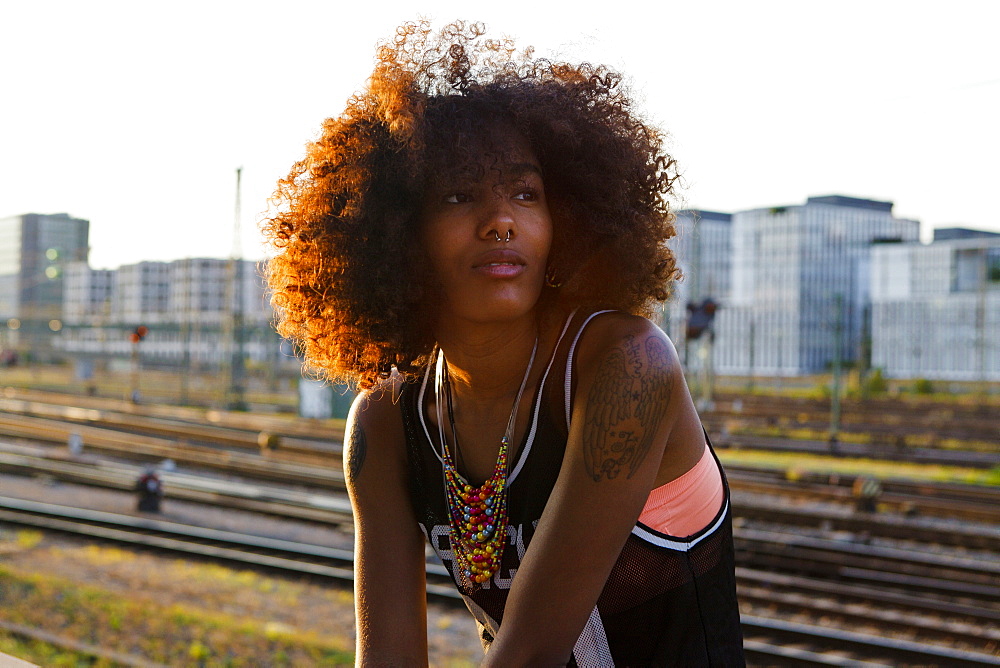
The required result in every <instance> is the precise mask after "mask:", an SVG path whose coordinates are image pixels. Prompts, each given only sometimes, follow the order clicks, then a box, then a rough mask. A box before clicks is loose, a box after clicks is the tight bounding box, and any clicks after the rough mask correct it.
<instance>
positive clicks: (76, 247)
mask: <svg viewBox="0 0 1000 668" xmlns="http://www.w3.org/2000/svg"><path fill="white" fill-rule="evenodd" d="M89 233H90V222H89V221H87V220H83V219H80V218H73V217H71V216H70V215H68V214H65V213H57V214H38V213H28V214H24V215H21V216H13V217H10V218H4V219H0V323H2V324H4V325H5V327H4V329H5V330H6V331H5V332H4V334H5V337H4V338H5V344H6V345H11V346H14V347H18V346H20V345H22V344H24V343H26V342H29V341H30V342H31V343H32V344H33V346H34V347H35V348H36V349H45V348H47V347H48V345H49V344H50V343H51V337H52V335H53V333H54V332H57V331H59V329H61V327H62V320H61V319H62V300H63V285H64V276H63V274H64V271H65V267H66V264H67V263H69V262H74V261H86V260H87V255H88V238H89Z"/></svg>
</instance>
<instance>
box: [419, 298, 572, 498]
mask: <svg viewBox="0 0 1000 668" xmlns="http://www.w3.org/2000/svg"><path fill="white" fill-rule="evenodd" d="M575 315H576V311H573V312H572V313H570V314H569V317H568V318H566V324H564V325H563V328H562V331H561V332H560V333H559V338H558V339H557V340H556V346H555V348H553V349H552V357H550V358H549V363H548V364H547V365H546V367H545V373H544V374H542V379H541V381H539V383H538V398H537V399H536V400H535V407H534V410H533V411H532V416H531V427H530V429H529V431H528V438H527V440H526V441H525V444H524V449H523V450H522V451H521V456H520V457H518V460H517V465H516V466H514V469H513V470H512V471H511V472H510V475H509V476H507V484H508V485H509V484H510V483H512V482H513V481H514V478H515V477H516V476H517V474H518V472H519V471H520V470H521V467H522V466H523V465H524V461H525V459H527V456H528V452H529V451H530V450H531V443H532V442H533V441H534V439H535V430H536V428H537V427H538V407H539V405H540V404H541V403H542V394H543V392H542V390H543V389H544V388H545V379H546V378H548V377H549V370H551V369H552V363H553V362H555V361H556V353H557V352H558V351H559V344H560V343H562V340H563V337H564V336H565V335H566V330H568V329H569V324H570V323H571V322H572V321H573V316H575ZM440 360H441V357H440V356H438V362H439V363H440ZM431 366H432V365H430V364H428V365H427V369H426V370H425V371H424V379H423V381H422V382H421V383H420V392H418V393H417V416H418V417H419V418H420V426H421V427H423V430H424V435H425V436H427V442H428V443H430V445H431V452H433V453H434V456H435V457H437V459H438V461H439V462H441V465H442V466H444V458H443V457H442V456H441V453H439V452H438V450H437V448H435V447H434V439H433V438H431V432H430V429H428V428H427V420H426V419H425V418H424V394H425V393H426V391H427V381H428V380H429V379H430V375H431ZM438 411H439V413H438V420H439V424H440V420H441V419H442V417H441V415H440V407H439V408H438Z"/></svg>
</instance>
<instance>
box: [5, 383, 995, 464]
mask: <svg viewBox="0 0 1000 668" xmlns="http://www.w3.org/2000/svg"><path fill="white" fill-rule="evenodd" d="M0 411H8V412H12V413H20V414H24V415H34V416H37V417H62V418H63V419H69V420H75V421H80V422H83V421H90V422H91V423H94V424H95V426H102V425H103V426H108V427H112V428H115V427H116V425H117V428H123V429H137V430H141V431H142V433H148V434H150V435H154V436H171V435H176V436H177V437H179V438H181V439H185V440H191V439H193V438H200V439H202V440H203V441H205V442H214V443H216V444H224V443H229V444H230V445H231V446H233V447H243V448H253V449H255V448H257V447H261V446H262V445H264V444H266V443H269V442H270V443H273V444H277V443H279V442H280V448H281V450H282V451H283V452H284V453H289V454H291V453H294V452H301V453H302V454H305V455H307V456H308V455H312V454H315V450H316V445H317V444H318V443H324V444H327V446H328V447H329V446H332V447H333V448H334V449H339V446H340V443H341V442H342V441H343V429H344V425H343V421H342V420H309V419H303V418H295V417H292V416H277V415H258V414H247V413H228V412H224V411H214V410H205V409H198V408H188V407H177V406H164V405H146V404H144V405H134V404H130V403H127V402H124V401H112V400H108V399H101V398H97V397H79V396H74V395H65V394H58V393H52V392H39V391H31V390H20V389H15V388H6V389H5V390H4V391H3V398H0ZM93 411H96V413H94V412H93ZM702 418H703V421H704V422H705V424H706V427H707V428H708V430H709V433H710V434H711V435H712V437H713V442H715V443H716V444H717V445H719V446H720V447H737V448H754V449H766V450H777V451H793V452H812V453H819V454H837V455H842V456H853V457H874V458H879V459H887V460H899V461H913V462H921V463H938V464H954V465H963V466H979V467H992V466H995V465H996V462H997V458H998V457H1000V426H998V425H1000V406H994V405H989V404H981V405H975V404H973V405H968V406H966V405H962V404H958V403H956V404H954V405H944V406H942V405H938V404H931V405H924V404H922V403H920V402H902V401H889V400H884V399H882V400H878V399H875V400H868V401H865V402H859V401H846V402H845V403H844V413H843V419H842V423H843V426H842V429H841V433H844V434H853V435H854V436H855V437H861V438H855V439H854V440H855V441H858V440H860V441H862V442H839V443H836V444H835V445H832V444H831V443H830V442H829V440H828V438H827V432H828V429H829V401H828V400H827V401H822V400H813V399H799V398H790V397H780V396H773V397H772V396H760V395H745V396H743V395H721V396H719V397H717V400H716V402H715V408H714V409H713V410H711V411H706V412H705V414H704V415H703V416H702ZM176 425H180V427H179V428H177V427H175V426H176ZM199 428H200V429H199ZM199 431H200V433H199ZM802 433H814V434H818V435H819V436H816V437H814V438H813V440H808V439H803V438H802ZM275 436H277V437H278V438H277V439H274V438H273V437H275ZM796 436H798V437H797V438H796ZM213 439H214V440H213Z"/></svg>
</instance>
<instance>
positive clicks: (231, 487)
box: [0, 444, 1000, 553]
mask: <svg viewBox="0 0 1000 668" xmlns="http://www.w3.org/2000/svg"><path fill="white" fill-rule="evenodd" d="M47 455H51V452H50V450H49V449H47V448H44V447H28V446H13V445H6V446H4V445H2V444H0V471H6V472H9V473H15V474H18V475H25V476H36V475H44V476H47V477H50V478H53V479H58V480H63V481H66V482H72V483H77V484H84V485H91V486H96V487H103V488H107V489H116V490H121V491H131V490H132V489H133V486H134V482H135V480H136V479H137V478H138V476H139V474H140V472H141V467H139V466H137V465H133V464H128V463H123V462H120V461H113V460H104V459H98V458H93V457H83V458H67V457H58V458H53V457H51V456H47ZM266 465H267V463H266V462H261V463H260V466H266ZM216 470H217V469H216ZM230 473H232V471H231V470H230ZM332 473H333V474H336V475H331V477H329V478H324V484H323V485H322V486H320V487H318V488H317V487H315V486H309V485H304V484H301V483H302V482H303V481H301V480H295V479H287V480H281V481H280V482H279V484H269V483H273V482H274V481H273V480H265V481H255V480H253V479H250V480H247V479H242V478H240V479H220V478H219V477H217V476H208V475H204V474H197V473H193V472H190V473H189V472H182V471H163V472H162V473H161V477H162V478H163V480H164V485H165V489H166V491H167V495H168V498H177V499H183V500H187V501H194V502H199V503H211V504H213V505H217V506H221V507H229V508H236V509H241V510H247V511H252V512H262V513H267V514H271V515H279V516H284V517H289V518H295V519H300V520H309V521H316V522H322V523H326V524H334V525H337V524H342V523H345V522H349V521H350V518H351V510H350V505H349V503H348V501H347V499H346V496H345V493H344V491H345V490H344V486H343V477H342V476H341V475H339V471H334V472H332ZM757 476H759V478H758V477H757ZM729 477H730V484H731V486H732V488H733V490H734V493H736V494H740V492H743V491H749V492H753V493H754V494H752V495H749V496H747V497H746V498H740V499H739V501H738V503H737V505H736V512H737V515H738V517H739V518H742V519H748V520H757V521H763V522H770V523H776V524H781V525H786V526H797V527H815V528H823V529H824V530H826V531H840V532H850V533H852V534H856V535H860V536H865V537H868V538H870V539H871V538H883V539H896V540H915V541H918V542H923V543H934V544H939V545H948V546H954V547H961V548H963V549H979V550H991V551H993V552H996V553H1000V527H998V526H995V525H996V522H995V520H996V511H995V508H996V504H997V503H1000V491H998V490H990V492H983V493H980V494H977V495H974V496H973V498H965V497H964V496H962V495H963V494H965V493H966V492H965V491H963V490H961V489H960V488H955V486H951V485H945V486H944V487H943V488H942V489H941V490H940V493H941V494H945V495H959V496H961V497H962V500H961V501H954V500H948V499H947V498H946V499H944V500H942V499H935V498H934V494H935V490H936V489H937V487H935V486H933V485H927V484H921V485H920V486H918V487H917V488H916V490H913V491H919V490H921V489H922V490H923V496H921V497H919V498H918V502H919V503H920V505H918V506H912V507H910V506H908V508H909V510H910V511H913V510H914V509H918V510H919V512H918V513H916V515H915V514H914V512H909V513H907V515H909V516H903V515H900V514H884V513H858V512H855V511H854V509H853V504H854V502H855V500H854V498H853V497H852V496H851V495H850V491H849V490H848V489H846V488H844V487H842V486H840V485H839V484H837V485H833V486H829V485H827V486H825V487H824V486H819V485H818V483H817V484H816V485H815V486H814V487H807V488H805V489H802V488H800V487H798V486H797V484H795V483H790V482H788V481H785V480H782V479H780V478H775V477H774V475H773V474H772V473H769V472H753V471H748V470H742V471H737V472H732V471H730V473H729ZM312 479H315V476H312ZM305 482H308V481H305ZM293 483H294V484H293ZM904 489H907V488H906V487H904ZM765 495H766V496H765ZM769 497H774V498H773V499H771V498H769ZM782 499H792V500H801V499H806V500H809V501H822V502H826V503H825V504H823V505H819V504H815V503H814V504H812V507H806V508H803V507H801V506H799V505H797V504H794V503H788V502H786V501H783V500H782ZM830 502H836V503H839V504H840V505H839V506H837V505H833V503H830ZM942 503H943V504H946V505H945V506H944V508H942V506H941V504H942ZM956 504H957V505H956ZM928 510H930V511H934V512H927V511H928ZM945 511H947V512H945ZM935 512H937V513H939V514H944V515H945V516H951V517H961V518H963V519H965V520H970V519H971V520H976V521H979V522H982V524H981V525H974V526H971V527H970V526H967V525H965V524H960V523H945V522H942V521H940V520H935V519H933V518H932V517H929V516H930V515H933V514H935ZM914 515H915V516H914ZM925 515H926V516H928V517H925Z"/></svg>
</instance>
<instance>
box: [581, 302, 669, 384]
mask: <svg viewBox="0 0 1000 668" xmlns="http://www.w3.org/2000/svg"><path fill="white" fill-rule="evenodd" d="M609 355H612V356H616V357H617V356H621V357H622V359H623V361H624V362H625V363H627V364H628V365H629V367H630V369H631V370H632V371H633V372H634V374H653V375H654V376H656V375H658V376H664V377H666V376H669V377H672V378H676V376H678V375H681V367H680V360H679V358H678V356H677V350H676V349H675V348H674V345H673V343H672V342H671V341H670V339H669V338H668V337H667V335H666V333H665V332H664V331H663V330H662V329H660V328H659V327H657V326H656V325H655V324H654V323H652V322H651V321H650V320H648V319H647V318H643V317H641V316H637V315H631V314H628V313H619V312H612V313H604V314H601V315H599V316H597V317H596V318H594V320H593V321H592V322H591V323H590V324H589V325H588V327H587V329H586V330H585V331H584V333H583V336H581V337H580V343H579V347H578V352H577V369H578V370H579V373H580V378H581V381H582V380H585V379H587V378H588V377H590V376H592V375H593V374H594V373H595V372H596V371H598V370H599V369H600V367H601V366H602V365H603V364H604V363H605V361H606V360H607V358H608V356H609Z"/></svg>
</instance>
